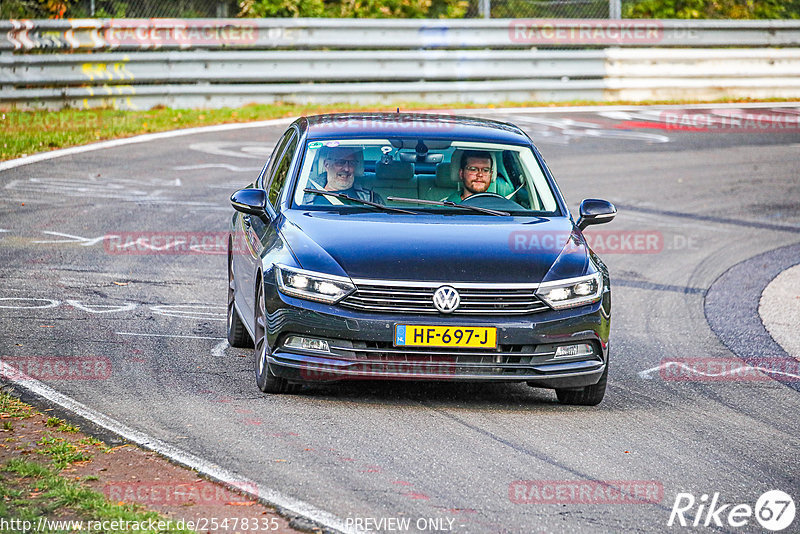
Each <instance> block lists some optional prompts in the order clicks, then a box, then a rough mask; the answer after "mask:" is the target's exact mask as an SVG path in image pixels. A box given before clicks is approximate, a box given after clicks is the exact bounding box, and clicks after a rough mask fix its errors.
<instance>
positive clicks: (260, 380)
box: [253, 281, 292, 393]
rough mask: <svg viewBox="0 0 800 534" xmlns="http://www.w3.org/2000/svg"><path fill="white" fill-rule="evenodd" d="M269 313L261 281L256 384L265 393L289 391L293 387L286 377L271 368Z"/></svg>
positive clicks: (258, 290) (258, 297)
mask: <svg viewBox="0 0 800 534" xmlns="http://www.w3.org/2000/svg"><path fill="white" fill-rule="evenodd" d="M266 332H267V313H266V305H265V303H264V290H263V289H262V285H261V282H260V281H259V283H258V289H257V290H256V313H255V335H256V338H255V343H254V344H255V347H254V349H253V354H254V356H255V372H256V385H258V389H260V390H261V391H263V392H264V393H289V392H290V390H291V389H292V387H291V386H290V384H289V382H288V381H287V380H286V379H285V378H280V377H277V376H275V375H274V374H272V371H270V369H269V362H268V361H267V356H269V344H268V343H267V334H266Z"/></svg>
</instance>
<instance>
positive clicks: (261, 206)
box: [231, 189, 267, 215]
mask: <svg viewBox="0 0 800 534" xmlns="http://www.w3.org/2000/svg"><path fill="white" fill-rule="evenodd" d="M231 205H232V206H233V209H235V210H236V211H240V212H242V213H247V214H249V215H264V214H265V213H266V206H267V192H266V191H264V190H263V189H240V190H239V191H236V192H235V193H234V194H232V195H231Z"/></svg>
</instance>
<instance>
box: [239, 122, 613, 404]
mask: <svg viewBox="0 0 800 534" xmlns="http://www.w3.org/2000/svg"><path fill="white" fill-rule="evenodd" d="M231 203H232V204H233V207H234V208H235V209H236V213H234V216H233V218H232V219H231V233H230V240H229V253H228V281H229V286H228V287H229V290H228V341H229V342H230V344H231V345H232V346H234V347H245V346H254V347H255V350H254V360H255V361H254V365H255V375H256V382H257V384H258V387H259V388H260V389H261V390H262V391H264V392H268V393H283V392H288V391H291V390H294V389H296V385H297V384H302V383H312V382H320V381H337V380H346V379H357V380H363V379H366V380H375V379H391V380H459V381H481V382H487V381H492V382H498V381H501V382H527V383H528V384H529V385H530V386H534V387H545V388H554V389H555V390H556V393H557V396H558V399H559V400H560V401H561V402H563V403H567V404H584V405H595V404H598V403H599V402H600V401H601V400H602V398H603V395H604V393H605V389H606V379H607V376H608V338H609V325H610V314H611V289H610V285H609V277H608V271H607V269H606V267H605V265H604V264H603V262H602V261H601V260H600V258H598V257H597V256H596V255H595V254H594V253H593V252H592V250H590V249H589V247H588V246H587V244H586V241H585V240H584V237H583V235H582V233H581V230H582V229H583V228H585V227H586V226H587V225H590V224H598V223H603V222H608V221H610V220H611V219H612V218H613V217H614V214H615V213H616V210H615V208H614V206H613V205H611V204H610V203H609V202H606V201H603V200H596V199H588V200H584V201H583V203H582V204H581V209H580V211H581V213H580V218H579V219H578V221H577V222H575V221H574V220H573V218H572V216H571V214H570V212H569V210H568V209H567V205H566V203H565V201H564V199H563V198H562V196H561V193H560V192H559V190H558V187H557V186H556V183H555V181H554V179H553V177H552V175H551V174H550V171H549V170H548V168H547V166H546V165H545V163H544V160H543V159H542V157H541V156H540V154H539V152H538V151H537V149H536V147H535V146H534V145H533V143H532V141H531V140H530V138H529V137H528V136H527V135H526V134H525V133H524V132H522V130H520V129H519V128H517V127H516V126H513V125H511V124H507V123H501V122H495V121H489V120H484V119H477V118H469V117H453V116H440V115H426V114H342V115H320V116H314V117H304V118H301V119H298V120H297V121H295V122H294V123H293V124H292V125H291V126H290V127H289V128H288V130H286V132H285V133H284V134H283V136H282V137H281V138H280V140H279V141H278V142H277V145H276V147H275V150H274V152H273V154H272V157H271V158H270V159H269V161H268V162H267V164H266V165H265V167H264V169H263V170H262V171H261V174H260V175H259V177H258V179H257V180H256V181H255V182H254V183H253V184H251V185H250V186H249V187H248V188H246V189H242V190H240V191H237V192H236V193H234V194H233V195H232V196H231Z"/></svg>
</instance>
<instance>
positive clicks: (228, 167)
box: [172, 163, 261, 172]
mask: <svg viewBox="0 0 800 534" xmlns="http://www.w3.org/2000/svg"><path fill="white" fill-rule="evenodd" d="M196 169H226V170H229V171H231V172H258V171H260V170H261V167H237V166H236V165H228V164H227V163H204V164H203V165H181V166H178V167H172V170H173V171H192V170H196Z"/></svg>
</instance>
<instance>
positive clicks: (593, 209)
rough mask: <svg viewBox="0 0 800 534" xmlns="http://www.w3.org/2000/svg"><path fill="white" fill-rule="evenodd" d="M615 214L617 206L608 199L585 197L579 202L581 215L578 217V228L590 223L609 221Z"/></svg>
mask: <svg viewBox="0 0 800 534" xmlns="http://www.w3.org/2000/svg"><path fill="white" fill-rule="evenodd" d="M616 214H617V208H615V207H614V204H612V203H611V202H609V201H608V200H600V199H598V198H587V199H585V200H584V201H583V202H581V216H580V218H579V219H578V228H580V229H581V230H583V229H584V228H586V227H587V226H589V225H591V224H603V223H607V222H611V220H612V219H613V218H614V216H615V215H616Z"/></svg>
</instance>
